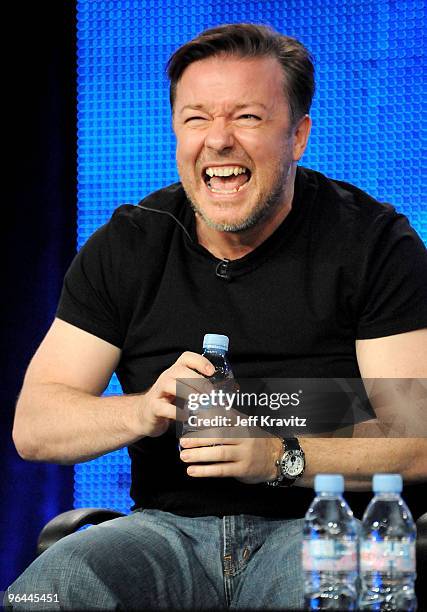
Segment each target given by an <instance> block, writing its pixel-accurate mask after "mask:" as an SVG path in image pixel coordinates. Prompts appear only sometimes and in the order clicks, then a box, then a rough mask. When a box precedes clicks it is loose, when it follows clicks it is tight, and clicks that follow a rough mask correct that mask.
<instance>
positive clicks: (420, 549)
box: [416, 512, 427, 568]
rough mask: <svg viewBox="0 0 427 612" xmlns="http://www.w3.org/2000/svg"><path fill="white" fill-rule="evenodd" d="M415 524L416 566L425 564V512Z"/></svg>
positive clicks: (426, 537) (426, 522)
mask: <svg viewBox="0 0 427 612" xmlns="http://www.w3.org/2000/svg"><path fill="white" fill-rule="evenodd" d="M416 525H417V566H418V567H420V568H421V567H425V566H427V512H426V513H425V514H422V515H421V516H420V517H419V518H418V519H417V522H416Z"/></svg>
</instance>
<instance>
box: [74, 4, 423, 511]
mask: <svg viewBox="0 0 427 612" xmlns="http://www.w3.org/2000/svg"><path fill="white" fill-rule="evenodd" d="M426 12H427V11H426V6H425V2H424V1H422V0H413V1H409V0H407V1H405V0H400V1H399V2H397V1H396V0H378V1H375V0H374V1H364V0H349V1H345V0H326V1H322V2H321V1H318V0H280V1H269V0H267V1H264V2H260V1H259V0H256V1H248V0H246V1H244V0H239V1H238V2H237V1H234V0H232V1H230V0H228V1H227V2H222V3H218V2H212V1H207V0H205V1H204V2H200V0H197V1H195V0H174V2H164V1H163V2H161V1H157V0H145V1H143V0H123V1H120V0H114V1H113V0H110V1H100V0H81V1H79V2H78V246H79V247H80V246H81V245H82V244H83V243H84V242H85V241H86V239H87V238H88V237H89V235H90V234H92V232H93V231H94V230H95V229H96V228H97V227H99V225H101V224H102V223H104V222H105V221H106V220H107V219H108V218H109V216H110V214H111V213H112V211H113V210H114V209H115V208H116V207H117V206H118V205H119V204H123V203H126V202H132V203H136V202H137V201H138V200H140V199H141V198H142V197H143V196H145V195H146V194H148V193H149V192H151V191H153V190H154V189H158V188H160V187H162V186H164V185H166V184H168V183H171V182H173V181H175V180H177V174H176V169H175V151H174V148H175V142H174V137H173V133H172V130H171V126H170V122H171V120H170V110H169V103H168V83H167V79H166V76H165V71H164V69H165V64H166V61H167V59H168V57H169V55H170V54H171V53H172V52H173V51H174V50H175V49H176V48H177V47H178V46H179V45H180V44H182V43H183V42H185V41H187V40H189V39H190V38H192V37H193V36H195V35H196V34H197V33H199V32H200V31H202V30H203V29H205V28H207V27H211V26H214V25H218V24H220V23H230V22H237V21H250V22H256V23H264V24H268V25H271V26H273V27H274V28H275V29H277V30H279V31H281V32H283V33H284V34H288V35H291V36H295V37H297V38H298V39H299V40H301V41H302V42H303V43H304V44H305V45H306V46H307V47H308V48H309V49H310V51H311V52H312V53H313V55H314V59H315V65H316V73H317V78H316V80H317V93H316V96H315V99H314V103H313V108H312V118H313V131H312V136H311V140H310V144H309V147H308V150H307V152H306V154H305V156H304V158H303V160H302V163H303V165H306V166H309V167H312V168H314V169H317V170H320V171H322V172H324V173H326V174H327V175H329V176H332V177H334V178H338V179H342V180H346V181H349V182H352V183H354V184H356V185H358V186H359V187H361V188H362V189H365V190H366V191H368V192H369V193H371V194H372V195H373V196H375V197H377V198H378V199H380V200H385V201H388V202H391V203H392V204H394V205H395V206H396V208H397V209H398V210H399V211H401V212H403V213H405V214H406V215H407V216H408V217H409V218H410V220H411V221H412V224H413V226H414V227H415V228H416V229H417V231H418V232H419V233H420V234H421V236H422V237H423V239H424V240H425V241H427V214H426V209H427V205H426V203H425V198H424V193H423V191H424V190H425V188H426V186H427V180H426V179H427V176H426V174H427V169H426V166H425V163H424V165H423V162H425V157H426V156H425V153H426V140H427V123H426V115H427V107H426V103H425V99H426V98H427V95H426V94H427V92H426V89H427V86H426V78H425V76H426V58H425V54H424V53H423V51H424V49H425V47H426V45H425V43H426V33H425V25H426ZM423 198H424V201H423ZM108 392H109V393H117V392H120V389H119V386H118V383H117V381H116V380H115V379H113V381H112V384H111V385H110V387H109V389H108ZM129 484H130V476H129V462H128V458H127V452H126V451H125V450H122V451H117V452H115V453H112V454H110V455H107V456H106V457H102V458H100V459H97V460H95V461H91V462H89V463H86V464H81V465H78V466H76V468H75V505H76V507H80V506H87V505H88V506H91V505H102V506H112V507H116V508H118V509H121V510H122V511H127V510H129V506H130V499H129V496H128V491H129Z"/></svg>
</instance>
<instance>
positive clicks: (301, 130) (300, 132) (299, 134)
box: [293, 115, 311, 162]
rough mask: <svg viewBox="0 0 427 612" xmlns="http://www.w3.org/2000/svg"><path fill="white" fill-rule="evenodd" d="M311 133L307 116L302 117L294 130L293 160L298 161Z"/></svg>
mask: <svg viewBox="0 0 427 612" xmlns="http://www.w3.org/2000/svg"><path fill="white" fill-rule="evenodd" d="M310 131H311V119H310V117H309V115H304V117H302V118H301V119H300V120H299V121H298V123H297V124H296V126H295V128H294V143H293V160H294V161H295V162H297V161H299V160H300V159H301V157H302V156H303V154H304V151H305V149H306V146H307V143H308V138H309V136H310Z"/></svg>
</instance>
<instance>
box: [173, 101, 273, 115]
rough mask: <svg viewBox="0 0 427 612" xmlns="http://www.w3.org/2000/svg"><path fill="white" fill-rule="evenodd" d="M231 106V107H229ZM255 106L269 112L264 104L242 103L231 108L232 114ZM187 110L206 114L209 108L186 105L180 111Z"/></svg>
mask: <svg viewBox="0 0 427 612" xmlns="http://www.w3.org/2000/svg"><path fill="white" fill-rule="evenodd" d="M227 106H229V105H227ZM254 106H259V107H261V108H262V109H264V110H266V111H267V110H268V108H267V106H266V105H265V104H263V103H262V102H241V103H240V104H234V105H233V106H232V108H231V111H230V112H234V111H238V110H242V109H244V108H253V107H254ZM185 110H204V111H206V112H208V111H207V107H206V105H205V104H202V103H199V104H185V105H184V106H183V107H182V108H181V109H180V110H179V113H182V112H184V111H185Z"/></svg>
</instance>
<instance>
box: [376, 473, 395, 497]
mask: <svg viewBox="0 0 427 612" xmlns="http://www.w3.org/2000/svg"><path fill="white" fill-rule="evenodd" d="M372 488H373V490H374V493H401V492H402V488H403V481H402V476H401V475H400V474H374V476H373V478H372Z"/></svg>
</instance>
